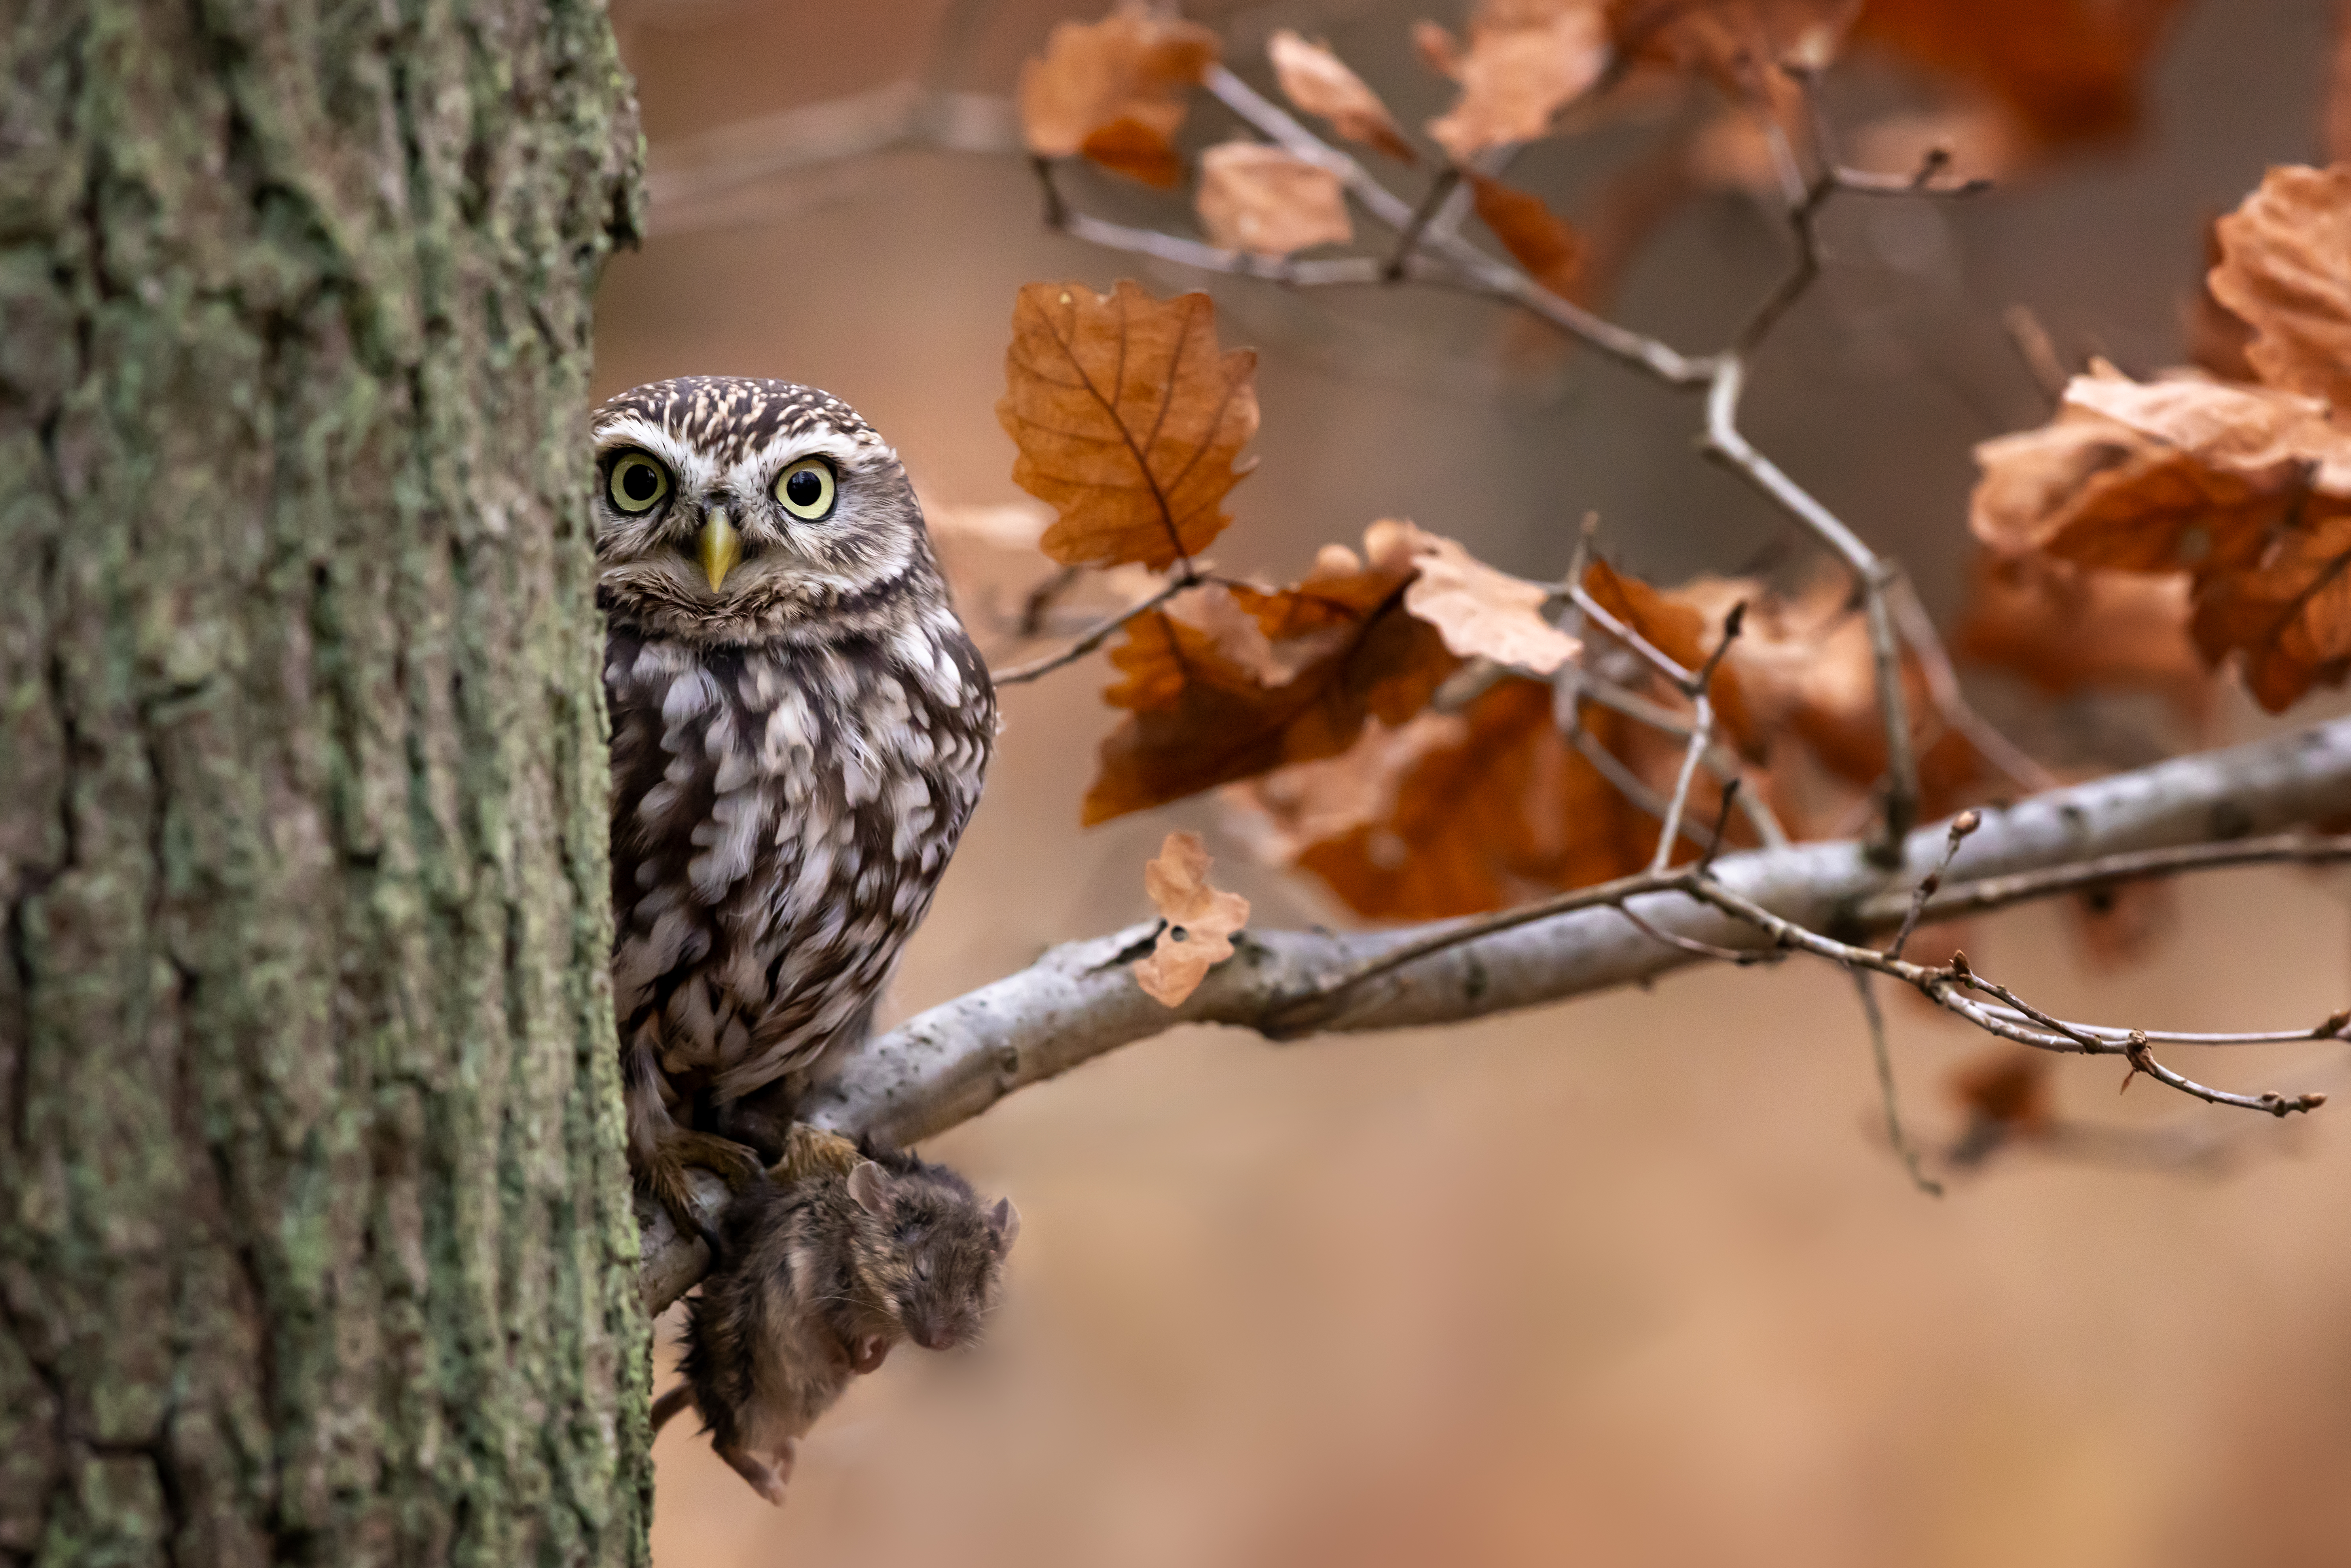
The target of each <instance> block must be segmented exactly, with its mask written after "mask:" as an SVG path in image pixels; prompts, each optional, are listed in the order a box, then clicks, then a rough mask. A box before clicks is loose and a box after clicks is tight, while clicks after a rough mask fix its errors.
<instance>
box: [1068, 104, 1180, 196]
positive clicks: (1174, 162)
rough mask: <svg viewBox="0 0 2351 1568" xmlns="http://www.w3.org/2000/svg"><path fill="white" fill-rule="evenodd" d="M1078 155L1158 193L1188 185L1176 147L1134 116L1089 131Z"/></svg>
mask: <svg viewBox="0 0 2351 1568" xmlns="http://www.w3.org/2000/svg"><path fill="white" fill-rule="evenodd" d="M1078 151H1079V152H1082V153H1084V154H1085V155H1086V156H1087V157H1089V158H1091V159H1092V160H1093V161H1094V162H1097V163H1099V164H1101V165H1102V167H1103V168H1105V169H1108V170H1109V171H1110V172H1113V174H1123V175H1125V176H1126V177H1127V178H1128V179H1130V180H1134V181H1136V182H1138V183H1142V184H1145V185H1149V186H1151V187H1152V188H1153V189H1154V190H1159V191H1172V190H1174V189H1175V187H1176V186H1178V185H1180V184H1182V183H1184V160H1183V158H1182V157H1181V156H1180V155H1179V154H1178V153H1177V152H1176V151H1175V144H1174V143H1173V142H1171V141H1168V140H1167V138H1166V137H1165V135H1163V134H1161V133H1160V131H1158V130H1157V129H1156V128H1155V127H1153V126H1150V125H1146V124H1144V122H1143V121H1142V120H1136V119H1134V117H1133V116H1131V115H1121V116H1120V117H1119V118H1118V119H1116V120H1112V121H1111V122H1110V123H1109V124H1108V125H1101V126H1096V127H1095V128H1094V129H1093V130H1092V131H1087V132H1086V139H1085V140H1084V141H1081V142H1080V143H1079V144H1078Z"/></svg>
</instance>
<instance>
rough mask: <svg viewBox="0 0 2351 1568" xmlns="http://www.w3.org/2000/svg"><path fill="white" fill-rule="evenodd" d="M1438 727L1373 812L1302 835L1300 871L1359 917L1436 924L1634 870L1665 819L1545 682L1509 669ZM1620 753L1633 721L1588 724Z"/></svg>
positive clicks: (1602, 717)
mask: <svg viewBox="0 0 2351 1568" xmlns="http://www.w3.org/2000/svg"><path fill="white" fill-rule="evenodd" d="M1462 719H1463V720H1466V724H1463V723H1459V722H1458V721H1457V727H1454V728H1453V729H1451V730H1450V731H1448V732H1444V733H1436V732H1432V733H1431V734H1429V735H1428V736H1427V737H1425V739H1424V747H1425V748H1424V749H1422V750H1421V751H1420V753H1419V755H1417V756H1416V757H1415V758H1412V759H1411V761H1410V764H1409V766H1408V767H1407V768H1405V770H1404V773H1403V777H1402V778H1401V779H1400V780H1399V781H1398V782H1397V783H1396V785H1395V789H1394V793H1393V797H1392V799H1391V800H1390V801H1389V802H1388V805H1387V810H1385V811H1384V813H1383V814H1382V815H1380V816H1379V817H1377V818H1375V819H1374V820H1371V821H1364V822H1361V823H1358V824H1356V825H1354V826H1353V827H1350V828H1349V829H1348V830H1347V831H1344V832H1342V833H1339V834H1336V835H1334V836H1333V837H1332V838H1329V839H1326V840H1323V841H1321V842H1318V843H1313V844H1310V845H1308V846H1307V847H1306V848H1305V849H1304V850H1303V851H1301V852H1300V853H1299V855H1298V857H1297V863H1298V866H1299V867H1300V869H1301V870H1304V871H1307V872H1311V873H1313V874H1314V875H1315V876H1316V877H1318V878H1320V879H1321V880H1322V882H1323V883H1325V884H1326V885H1327V886H1329V888H1330V889H1331V891H1332V894H1335V895H1336V896H1337V897H1338V898H1339V899H1340V900H1341V901H1342V902H1343V903H1344V904H1346V905H1347V906H1348V907H1349V908H1350V909H1353V911H1354V912H1355V913H1356V914H1358V915H1366V916H1369V917H1372V918H1374V919H1382V920H1437V919H1445V918H1448V917H1450V916H1454V915H1478V914H1483V913H1485V912H1487V911H1489V910H1495V909H1501V908H1505V907H1507V906H1509V905H1510V904H1518V903H1521V902H1523V901H1524V900H1526V899H1528V898H1531V897H1537V896H1541V895H1543V894H1551V893H1555V892H1559V891H1562V890H1563V889H1567V888H1573V887H1585V886H1589V885H1591V884H1592V883H1599V882H1606V881H1608V880H1609V879H1610V878H1612V877H1617V876H1624V875H1626V874H1629V873H1632V872H1635V871H1638V870H1639V869H1641V867H1642V866H1644V865H1646V863H1647V862H1648V859H1649V856H1650V853H1651V852H1653V851H1654V850H1655V848H1656V841H1657V824H1656V821H1655V820H1654V819H1652V818H1650V817H1649V816H1648V815H1647V814H1646V813H1645V812H1644V811H1642V810H1640V808H1638V807H1637V806H1635V805H1634V804H1633V803H1632V802H1631V801H1630V800H1626V799H1625V796H1624V794H1623V793H1622V792H1621V791H1619V790H1618V789H1616V787H1615V786H1614V784H1612V783H1610V782H1609V781H1608V779H1606V778H1604V776H1603V775H1602V774H1601V773H1600V772H1599V770H1598V769H1596V768H1593V765H1592V764H1591V763H1590V762H1588V761H1586V760H1585V759H1584V758H1583V756H1582V754H1580V753H1579V752H1578V751H1577V750H1576V749H1575V748H1574V747H1573V745H1572V744H1571V743H1570V742H1569V740H1568V739H1567V737H1565V736H1564V735H1562V733H1561V730H1560V727H1559V723H1558V720H1557V718H1556V716H1555V714H1554V710H1553V695H1552V687H1551V685H1550V683H1549V682H1546V681H1533V680H1527V679H1525V678H1523V677H1519V676H1512V677H1510V678H1509V679H1506V680H1504V681H1502V682H1500V683H1499V684H1498V685H1495V686H1493V687H1492V688H1491V689H1490V690H1489V691H1487V692H1486V693H1485V694H1483V695H1480V696H1479V698H1478V700H1477V701H1475V702H1474V703H1472V704H1470V705H1469V706H1468V710H1467V711H1466V712H1465V713H1464V714H1463V715H1462ZM1582 722H1583V727H1584V728H1585V730H1586V731H1587V732H1588V733H1589V734H1590V735H1591V736H1592V737H1593V739H1594V740H1596V741H1597V742H1598V743H1599V744H1600V745H1601V746H1603V747H1606V748H1608V749H1609V750H1611V751H1615V752H1620V753H1621V751H1622V749H1623V746H1624V742H1625V739H1626V738H1628V737H1627V733H1626V732H1628V731H1630V730H1632V729H1633V728H1634V727H1633V725H1632V724H1631V721H1629V720H1627V719H1625V718H1624V717H1622V716H1619V715H1617V714H1615V713H1613V712H1611V711H1609V710H1607V709H1604V708H1599V707H1595V706H1589V705H1587V706H1586V707H1585V709H1584V712H1583V720H1582Z"/></svg>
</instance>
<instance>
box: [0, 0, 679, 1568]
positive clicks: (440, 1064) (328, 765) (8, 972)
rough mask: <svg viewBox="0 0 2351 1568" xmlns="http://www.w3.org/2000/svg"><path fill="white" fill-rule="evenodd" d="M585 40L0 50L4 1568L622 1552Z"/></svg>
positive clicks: (160, 43)
mask: <svg viewBox="0 0 2351 1568" xmlns="http://www.w3.org/2000/svg"><path fill="white" fill-rule="evenodd" d="M638 145H639V142H638V138H637V134H636V130H635V124H634V119H633V110H632V106H631V103H630V94H629V89H628V86H627V83H626V80H625V78H624V76H623V75H622V70H621V68H620V65H619V62H618V60H617V57H615V55H614V52H613V47H612V40H611V29H610V26H609V25H608V22H607V19H606V17H605V16H604V13H603V10H602V7H601V5H599V4H593V3H570V0H543V3H529V0H431V3H418V0H402V3H401V4H397V5H378V4H360V3H357V0H290V3H287V4H284V5H256V4H250V3H241V0H189V3H187V4H183V5H152V4H142V3H137V0H21V3H20V4H18V5H14V6H10V7H7V8H6V9H5V12H0V901H5V910H4V911H0V912H4V913H5V962H0V1563H92V1564H96V1563H109V1564H113V1563H122V1564H133V1563H139V1564H143V1563H159V1564H160V1563H207V1564H209V1563H273V1562H292V1563H333V1564H338V1565H341V1564H364V1563H385V1564H394V1563H397V1564H403V1565H406V1564H427V1563H483V1564H496V1565H498V1568H511V1565H513V1564H519V1563H634V1562H642V1561H643V1559H644V1554H645V1547H644V1527H645V1519H646V1514H647V1511H648V1509H649V1499H650V1484H651V1472H650V1467H649V1461H648V1458H647V1435H646V1431H645V1415H644V1412H645V1393H646V1389H645V1380H646V1377H647V1375H648V1369H647V1364H646V1358H645V1355H644V1344H645V1334H646V1328H645V1322H644V1319H643V1313H642V1311H641V1310H640V1308H639V1306H638V1304H637V1300H636V1293H635V1284H634V1279H633V1269H634V1264H635V1260H636V1251H637V1239H636V1233H635V1226H634V1222H633V1220H632V1216H631V1213H630V1209H629V1203H628V1181H627V1174H626V1169H625V1163H624V1159H623V1155H622V1144H621V1137H620V1128H619V1125H618V1121H617V1114H618V1110H617V1108H618V1099H617V1083H616V1082H615V1075H616V1068H615V1061H614V1052H613V1050H612V1038H613V1037H612V1032H611V1016H610V1001H609V997H608V995H607V988H606V969H605V956H606V953H607V949H608V933H607V918H608V917H607V915H606V912H605V894H604V890H605V879H606V844H605V834H606V810H605V779H604V756H603V739H602V723H603V721H602V712H601V690H600V686H599V681H598V674H597V668H598V644H599V642H600V636H601V633H600V630H599V626H598V618H597V615H596V612H595V609H594V605H593V601H592V592H593V584H592V572H591V561H590V541H589V536H588V531H587V530H588V523H587V517H586V486H585V484H584V472H583V468H584V463H585V456H584V455H585V453H586V451H587V446H586V440H585V411H586V397H587V374H588V362H589V324H590V319H589V308H590V293H591V290H592V287H593V283H594V279H595V276H596V272H597V269H598V267H599V265H600V263H601V258H602V256H603V255H604V254H605V252H606V251H607V250H608V249H609V247H610V246H611V243H612V242H613V240H614V239H615V238H616V237H618V236H621V235H626V234H627V233H628V232H629V231H630V230H631V229H632V226H633V225H634V222H635V211H636V209H635V202H636V197H635V194H634V192H635V179H634V174H635V171H634V164H635V162H636V158H637V148H638Z"/></svg>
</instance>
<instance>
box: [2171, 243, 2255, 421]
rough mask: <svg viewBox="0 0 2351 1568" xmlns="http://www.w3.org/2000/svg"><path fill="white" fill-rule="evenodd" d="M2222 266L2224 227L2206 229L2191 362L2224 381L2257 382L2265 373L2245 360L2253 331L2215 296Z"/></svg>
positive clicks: (2191, 321) (2191, 312) (2191, 319)
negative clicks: (2215, 281) (2216, 269)
mask: <svg viewBox="0 0 2351 1568" xmlns="http://www.w3.org/2000/svg"><path fill="white" fill-rule="evenodd" d="M2218 266H2220V222H2219V220H2218V219H2214V220H2212V221H2210V222H2208V223H2207V224H2205V225H2204V270H2203V272H2202V273H2201V274H2200V275H2199V277H2198V278H2197V280H2196V298H2193V299H2192V300H2190V301H2189V305H2188V360H2189V363H2190V364H2192V365H2194V366H2195V367H2196V368H2197V369H2198V370H2200V371H2204V372H2206V373H2207V374H2208V375H2210V376H2212V377H2214V378H2216V379H2218V380H2220V381H2224V382H2257V381H2259V380H2261V379H2262V377H2261V372H2260V371H2256V370H2254V369H2253V361H2251V360H2249V359H2247V358H2246V357H2245V350H2247V349H2248V348H2250V347H2251V346H2252V341H2253V329H2252V328H2251V327H2249V326H2247V325H2246V324H2245V319H2244V318H2243V317H2241V316H2239V315H2238V314H2236V312H2234V311H2232V310H2231V309H2230V308H2228V307H2227V306H2225V305H2223V304H2221V303H2220V300H2219V299H2218V298H2215V297H2214V295H2213V293H2212V269H2213V268H2214V267H2218Z"/></svg>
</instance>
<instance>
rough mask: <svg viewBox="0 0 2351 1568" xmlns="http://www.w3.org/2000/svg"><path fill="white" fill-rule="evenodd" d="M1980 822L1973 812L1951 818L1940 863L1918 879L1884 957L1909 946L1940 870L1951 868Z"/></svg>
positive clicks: (1938, 883) (1937, 884)
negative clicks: (1960, 849)
mask: <svg viewBox="0 0 2351 1568" xmlns="http://www.w3.org/2000/svg"><path fill="white" fill-rule="evenodd" d="M1982 825H1983V818H1982V816H1981V815H1980V813H1978V812H1974V811H1961V812H1960V813H1959V815H1958V816H1956V817H1953V818H1952V819H1951V826H1950V829H1949V834H1948V837H1947V841H1946V843H1945V846H1944V849H1943V860H1942V863H1941V864H1939V865H1938V866H1937V867H1936V868H1935V869H1934V870H1933V871H1930V872H1928V873H1927V874H1926V875H1925V876H1922V877H1920V878H1919V879H1918V887H1917V891H1916V892H1915V893H1913V894H1911V895H1910V908H1909V910H1908V912H1907V913H1906V914H1905V915H1903V916H1902V929H1901V930H1899V931H1896V933H1895V934H1894V940H1893V941H1891V942H1889V943H1887V944H1886V956H1887V957H1889V958H1899V957H1900V956H1902V949H1903V948H1905V947H1907V946H1909V945H1910V934H1911V933H1912V932H1913V931H1916V930H1917V929H1918V915H1919V912H1920V911H1922V910H1924V909H1925V908H1926V907H1927V901H1928V899H1930V898H1932V897H1934V896H1935V890H1936V889H1937V888H1938V887H1940V886H1942V885H1943V873H1945V872H1947V871H1949V870H1950V869H1951V862H1952V860H1953V859H1954V858H1956V857H1957V856H1958V854H1959V846H1960V845H1961V844H1963V843H1965V842H1967V841H1968V835H1969V834H1970V833H1972V832H1974V831H1976V830H1977V829H1978V828H1979V827H1981V826H1982Z"/></svg>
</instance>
